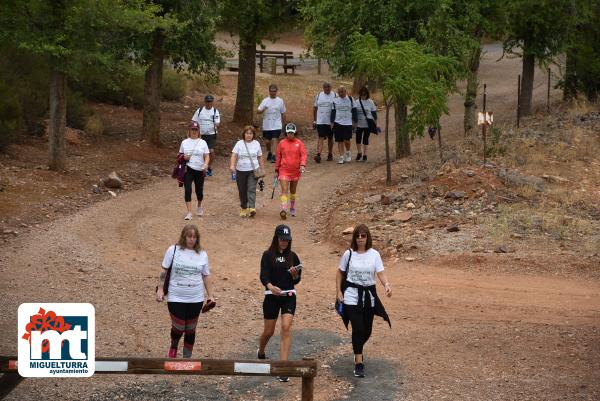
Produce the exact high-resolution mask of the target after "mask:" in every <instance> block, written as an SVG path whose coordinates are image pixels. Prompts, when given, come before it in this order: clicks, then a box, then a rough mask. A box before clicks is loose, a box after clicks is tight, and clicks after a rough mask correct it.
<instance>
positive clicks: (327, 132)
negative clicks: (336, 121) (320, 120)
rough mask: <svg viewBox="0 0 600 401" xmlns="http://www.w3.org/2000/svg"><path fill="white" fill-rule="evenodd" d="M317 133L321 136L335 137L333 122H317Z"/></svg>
mask: <svg viewBox="0 0 600 401" xmlns="http://www.w3.org/2000/svg"><path fill="white" fill-rule="evenodd" d="M317 135H319V138H333V131H332V130H331V124H317Z"/></svg>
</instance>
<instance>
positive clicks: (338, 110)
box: [333, 95, 356, 125]
mask: <svg viewBox="0 0 600 401" xmlns="http://www.w3.org/2000/svg"><path fill="white" fill-rule="evenodd" d="M350 99H351V98H350V96H348V95H346V96H345V97H343V98H342V97H339V96H338V97H336V98H335V99H333V107H334V108H335V121H334V122H335V123H338V124H339V125H352V106H353V105H356V102H354V99H353V100H350Z"/></svg>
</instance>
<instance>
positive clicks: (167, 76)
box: [161, 67, 186, 101]
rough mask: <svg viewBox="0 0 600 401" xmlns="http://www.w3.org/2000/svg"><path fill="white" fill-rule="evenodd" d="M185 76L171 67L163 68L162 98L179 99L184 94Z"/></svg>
mask: <svg viewBox="0 0 600 401" xmlns="http://www.w3.org/2000/svg"><path fill="white" fill-rule="evenodd" d="M185 87H186V78H185V77H184V76H182V75H181V74H179V73H177V71H175V70H174V69H172V68H166V67H165V68H164V69H163V76H162V92H161V95H162V96H161V97H162V100H171V101H175V100H181V98H183V97H184V96H185Z"/></svg>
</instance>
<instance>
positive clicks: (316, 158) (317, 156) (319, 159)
mask: <svg viewBox="0 0 600 401" xmlns="http://www.w3.org/2000/svg"><path fill="white" fill-rule="evenodd" d="M314 159H315V162H317V163H321V154H320V153H317V154H316V155H315V158H314Z"/></svg>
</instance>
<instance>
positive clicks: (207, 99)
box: [204, 95, 215, 102]
mask: <svg viewBox="0 0 600 401" xmlns="http://www.w3.org/2000/svg"><path fill="white" fill-rule="evenodd" d="M214 100H215V98H214V97H213V95H206V96H204V101H205V102H212V101H214Z"/></svg>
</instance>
